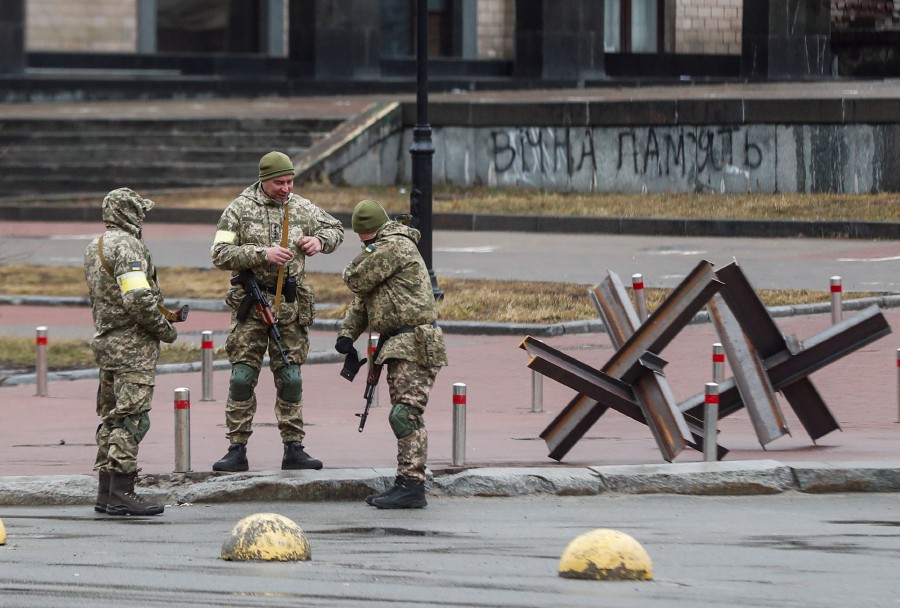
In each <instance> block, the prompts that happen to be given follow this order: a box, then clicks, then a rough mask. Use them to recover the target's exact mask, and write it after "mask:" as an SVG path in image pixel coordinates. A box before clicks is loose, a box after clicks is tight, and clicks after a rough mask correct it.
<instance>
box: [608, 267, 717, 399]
mask: <svg viewBox="0 0 900 608" xmlns="http://www.w3.org/2000/svg"><path fill="white" fill-rule="evenodd" d="M720 286H721V282H720V281H719V280H718V279H717V278H716V275H715V273H714V272H713V270H712V264H711V263H710V262H707V261H706V260H703V261H702V262H700V264H698V265H697V266H696V267H695V268H694V270H692V271H691V273H690V274H689V275H688V276H687V278H685V280H684V281H682V282H681V283H680V284H679V285H678V287H676V288H675V289H674V290H673V291H672V293H671V294H670V295H669V297H668V298H666V300H665V301H664V302H663V303H662V304H661V305H660V306H659V308H657V309H656V310H655V311H654V312H653V314H652V315H650V318H649V319H647V321H646V322H645V323H644V324H643V325H641V326H640V327H638V328H637V329H636V330H635V332H634V334H632V335H631V336H630V337H629V338H628V340H627V341H626V342H625V344H623V345H622V346H621V347H620V348H619V350H618V351H617V352H616V353H615V354H614V355H613V356H612V358H611V359H610V360H609V362H608V363H607V364H606V365H604V366H603V369H602V370H601V371H603V372H604V373H605V374H607V375H609V376H613V377H614V378H620V379H622V380H625V381H626V382H630V381H632V380H634V379H635V378H636V376H637V375H638V374H640V373H641V369H640V368H641V366H640V362H639V360H640V358H641V356H642V355H643V354H644V353H645V352H646V351H650V352H651V353H657V354H658V353H660V352H662V350H663V349H664V348H665V347H666V345H668V344H669V342H671V341H672V339H673V338H674V337H675V336H676V335H677V334H678V332H679V331H681V330H682V329H683V328H684V326H685V325H687V324H688V323H689V322H690V321H691V319H692V318H693V317H694V315H695V314H696V313H697V311H699V310H700V309H701V308H703V307H704V306H705V305H706V303H707V302H708V301H709V299H710V298H711V297H712V295H713V294H714V293H716V291H718V290H719V287H720Z"/></svg>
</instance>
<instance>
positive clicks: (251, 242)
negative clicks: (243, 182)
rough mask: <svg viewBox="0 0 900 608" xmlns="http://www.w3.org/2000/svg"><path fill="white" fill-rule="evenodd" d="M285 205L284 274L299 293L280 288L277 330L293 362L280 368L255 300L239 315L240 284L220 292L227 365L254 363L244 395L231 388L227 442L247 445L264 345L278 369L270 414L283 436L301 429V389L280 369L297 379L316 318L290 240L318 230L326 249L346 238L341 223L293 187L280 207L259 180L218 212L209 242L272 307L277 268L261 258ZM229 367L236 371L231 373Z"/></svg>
mask: <svg viewBox="0 0 900 608" xmlns="http://www.w3.org/2000/svg"><path fill="white" fill-rule="evenodd" d="M284 208H286V209H288V210H289V213H290V216H289V218H290V219H289V227H288V245H287V246H288V248H290V249H291V250H292V251H293V253H294V257H293V258H292V259H291V260H290V261H289V262H288V263H287V264H286V265H285V280H287V278H288V277H294V278H295V279H296V281H297V298H296V300H295V301H294V302H287V301H286V300H285V298H284V294H283V293H282V297H281V307H280V310H279V312H278V330H279V331H280V332H281V343H282V346H284V349H285V351H286V354H287V358H288V360H289V361H290V362H291V366H290V367H291V368H295V369H294V370H288V369H286V368H285V366H284V362H283V361H282V360H281V355H280V354H279V353H278V348H277V347H276V346H275V343H274V341H273V342H270V341H269V334H268V331H267V327H266V324H265V323H264V322H263V320H262V318H261V317H260V315H259V313H258V312H257V310H256V309H255V307H254V308H252V309H251V311H250V314H249V315H248V316H247V319H246V320H245V321H244V322H240V321H238V319H237V309H238V307H239V306H240V303H241V301H242V300H243V298H244V293H245V292H244V288H243V287H241V286H240V285H238V286H233V287H232V288H231V289H230V290H229V291H228V293H227V294H226V296H225V301H226V302H227V303H228V305H229V306H230V307H231V309H232V313H231V326H230V329H229V334H228V338H227V339H226V342H225V350H226V352H227V353H228V360H229V361H230V362H231V365H232V366H236V365H239V364H242V365H243V366H249V368H252V371H251V372H250V373H251V375H252V377H251V378H250V379H249V380H248V382H249V384H250V386H249V391H248V394H239V395H233V394H232V391H231V390H229V395H228V401H227V402H226V406H225V412H226V413H225V422H226V425H227V427H228V432H227V433H226V437H228V440H229V442H230V443H231V444H241V445H246V444H247V441H248V439H249V438H250V435H251V434H252V433H253V431H252V424H253V416H254V415H255V414H256V394H255V388H256V383H257V380H258V378H259V371H260V368H261V366H262V361H263V357H264V355H265V354H266V351H267V349H268V354H269V367H270V368H271V370H272V373H273V374H274V376H275V387H276V390H277V396H276V400H275V417H276V419H277V421H278V429H279V431H280V432H281V438H282V441H283V442H284V443H288V442H300V443H302V442H303V438H304V436H305V432H304V430H303V398H302V391H301V390H296V391H295V390H288V391H285V390H283V389H284V386H285V382H286V379H287V381H288V382H290V378H288V376H286V375H285V374H289V373H294V374H296V375H297V377H296V378H294V379H293V381H294V383H295V384H296V385H298V386H299V373H300V368H299V366H300V365H302V364H303V363H304V362H305V361H306V356H307V354H308V353H309V333H308V330H307V327H308V326H309V325H311V324H312V322H313V315H314V305H315V301H314V295H313V291H312V288H311V287H310V286H308V285H305V284H304V278H305V270H304V267H305V262H306V256H305V255H303V252H302V251H300V250H299V249H298V248H297V247H296V245H295V244H296V242H297V241H298V240H299V239H300V238H301V237H303V236H315V237H317V238H318V239H319V240H320V241H321V242H322V252H323V253H331V252H332V251H334V250H335V249H336V248H337V247H338V245H340V244H341V243H342V242H343V240H344V228H343V226H342V225H341V223H340V222H339V221H338V220H336V219H335V218H334V217H332V216H331V215H329V214H328V213H326V212H325V211H323V210H322V209H320V208H318V207H316V206H315V205H314V204H313V203H311V202H310V201H309V200H307V199H305V198H303V197H301V196H298V195H297V194H293V193H292V194H291V195H290V196H289V197H288V199H287V200H286V201H285V202H284V207H283V205H282V203H280V202H278V201H276V200H274V199H272V198H269V197H268V196H267V195H266V194H265V192H264V191H263V189H262V186H261V184H260V182H256V183H254V184H253V185H252V186H250V187H248V188H247V189H245V190H244V191H243V192H242V193H241V194H240V196H238V197H237V198H236V199H234V201H232V202H231V204H230V205H228V207H227V208H226V209H225V211H224V212H223V213H222V216H221V218H220V219H219V223H218V225H217V228H216V237H215V242H214V243H213V246H212V261H213V264H215V266H216V268H221V269H223V270H232V271H235V273H234V274H237V271H240V270H244V269H250V270H252V271H253V273H254V274H255V275H256V280H257V282H258V283H259V286H260V289H261V290H262V291H263V293H264V294H265V296H266V297H267V299H268V300H269V304H270V305H271V306H272V307H273V310H274V306H275V302H274V299H275V298H274V293H275V290H276V286H277V283H278V268H279V267H278V266H277V265H275V264H271V263H269V262H268V261H267V260H266V252H265V248H267V247H272V246H276V245H280V244H281V229H282V223H283V218H284V215H283V209H284ZM238 369H241V368H238ZM243 369H247V368H246V367H245V368H243ZM234 373H235V372H234V371H233V372H232V379H234ZM232 386H234V385H233V384H232Z"/></svg>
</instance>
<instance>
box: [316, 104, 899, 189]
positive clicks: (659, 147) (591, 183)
mask: <svg viewBox="0 0 900 608" xmlns="http://www.w3.org/2000/svg"><path fill="white" fill-rule="evenodd" d="M645 105H646V107H645V108H643V110H642V109H641V108H635V107H633V106H634V104H632V103H624V102H623V103H621V104H616V103H611V104H606V105H602V106H600V105H598V106H596V107H593V106H591V107H590V110H589V113H590V115H591V116H596V118H590V117H587V116H585V109H586V108H584V107H582V106H579V105H578V104H570V105H569V106H566V105H565V104H562V105H558V104H557V105H554V104H543V105H541V106H540V107H538V106H533V107H530V108H529V107H527V106H525V105H520V106H509V105H504V104H501V105H498V106H496V107H493V106H492V107H483V106H477V105H476V106H473V107H472V108H470V110H471V111H472V116H470V117H469V119H465V120H459V117H460V116H463V115H465V112H461V111H460V109H459V108H441V107H440V106H437V107H435V108H433V112H432V115H433V116H434V118H433V120H434V123H433V124H437V125H441V126H438V127H435V128H434V132H433V142H434V149H435V154H434V160H433V176H434V182H435V183H436V184H453V185H458V186H472V185H484V186H489V187H497V188H528V189H542V190H548V191H560V192H571V191H577V192H607V193H640V192H655V193H664V192H720V193H724V192H731V193H741V192H765V193H774V192H837V193H870V192H895V191H898V190H900V121H897V120H895V119H896V115H895V114H894V111H895V107H894V106H895V104H893V103H888V102H884V103H881V102H877V103H876V102H873V103H872V104H861V105H860V106H859V108H858V111H857V112H855V113H852V114H853V115H852V116H849V115H842V114H840V113H838V112H835V111H833V110H835V108H833V107H831V104H829V103H824V102H819V103H811V104H805V103H801V102H800V101H798V102H797V103H793V104H792V103H791V102H790V101H787V100H778V101H769V100H764V101H762V102H760V103H759V104H756V102H746V103H744V104H740V103H738V102H733V103H724V102H723V103H721V104H712V105H710V106H708V107H707V106H703V105H702V104H701V106H698V107H693V106H691V107H693V108H694V110H695V111H694V114H695V120H690V119H688V120H684V119H682V120H679V119H678V118H676V117H677V116H679V115H690V114H691V111H690V109H689V108H688V105H690V104H686V105H685V106H684V108H682V109H681V111H680V112H679V111H678V109H676V108H675V107H674V106H671V104H670V105H667V104H665V103H662V102H660V103H656V104H655V103H652V102H648V103H647V104H645ZM833 105H834V106H835V107H840V104H839V103H838V102H835V104H833ZM670 106H671V107H670ZM739 106H742V107H739ZM811 108H814V111H813V110H812V109H811ZM444 110H446V111H444ZM711 116H716V117H725V116H746V117H750V116H755V117H758V118H759V119H760V120H759V122H755V121H754V122H750V121H745V120H735V121H731V122H728V121H724V122H720V121H715V122H713V121H709V120H708V118H709V117H711ZM889 116H893V117H894V119H887V120H885V118H887V117H889ZM453 117H456V120H453ZM491 117H493V119H494V120H495V121H496V122H497V125H496V126H489V125H490V124H491V123H490V122H489V121H490V120H491ZM504 117H506V118H507V120H504ZM650 117H654V118H655V119H656V120H652V119H651V120H650V121H648V120H647V119H648V118H650ZM778 117H781V121H779V120H778ZM804 117H805V119H804ZM866 117H868V119H867V118H866ZM508 119H512V120H513V121H515V122H513V123H512V124H510V121H509V120H508ZM785 119H787V120H788V122H785ZM816 120H819V121H821V122H815V121H816ZM807 121H808V122H807ZM516 123H518V124H516ZM598 123H600V124H598ZM579 124H580V125H582V126H575V125H579ZM411 144H412V129H411V128H410V127H409V126H407V127H406V128H405V129H404V130H402V131H395V132H393V133H391V134H390V135H388V136H386V137H380V138H378V139H377V140H373V141H372V142H370V147H369V149H368V150H366V151H362V150H359V149H357V150H355V151H354V152H353V153H352V154H346V155H336V156H334V157H332V158H329V160H328V161H327V162H326V163H325V167H326V169H325V172H326V173H327V174H328V176H329V178H330V179H331V180H332V181H333V182H335V183H340V182H346V183H349V184H353V185H369V184H372V185H374V184H378V185H399V184H404V183H409V182H410V181H411V179H412V176H411V168H410V164H409V163H410V160H409V154H408V150H409V148H410V146H411ZM341 156H342V157H341Z"/></svg>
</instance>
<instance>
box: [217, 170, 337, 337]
mask: <svg viewBox="0 0 900 608" xmlns="http://www.w3.org/2000/svg"><path fill="white" fill-rule="evenodd" d="M285 207H286V208H287V209H288V210H289V213H290V216H289V223H288V241H287V242H288V244H287V247H288V249H290V250H291V251H293V253H294V257H293V259H291V260H290V261H289V262H288V263H287V265H286V268H285V278H287V277H289V276H291V277H295V278H296V280H297V285H298V286H300V285H302V284H303V280H304V278H305V266H306V256H305V255H303V253H302V252H301V251H300V250H299V249H298V248H297V245H296V243H297V241H298V240H300V238H301V237H303V236H314V237H317V238H318V239H319V240H320V241H322V253H331V252H332V251H334V250H335V249H337V247H338V245H340V244H341V243H342V242H343V240H344V227H343V226H342V225H341V223H340V222H339V221H338V220H336V219H335V218H334V217H332V216H331V215H329V214H328V213H326V212H325V211H323V210H322V209H320V208H318V207H316V206H315V205H314V204H313V203H312V202H310V201H309V200H307V199H305V198H303V197H301V196H298V195H297V194H291V195H290V197H288V200H287V201H285V203H284V204H282V203H279V202H278V201H276V200H273V199H271V198H269V197H268V196H267V195H266V194H265V192H263V189H262V186H261V185H260V183H259V182H256V183H255V184H253V185H252V186H250V187H248V188H247V189H245V190H244V191H243V192H242V193H241V194H240V195H239V196H238V197H237V198H236V199H234V200H233V201H232V202H231V204H230V205H228V207H227V208H226V209H225V211H224V212H222V216H221V217H220V218H219V223H218V224H217V225H216V237H215V240H214V242H213V245H212V250H211V254H212V262H213V264H214V265H215V266H216V268H220V269H222V270H232V271H235V272H234V274H237V272H236V271H239V270H244V269H248V268H249V269H250V270H252V271H253V274H255V275H256V280H257V281H258V282H259V284H260V287H262V288H263V289H264V290H265V288H266V287H272V288H274V287H275V286H276V284H277V282H278V268H279V267H278V266H276V265H275V264H272V263H270V262H269V261H268V260H266V252H265V249H266V248H267V247H273V246H275V245H281V227H282V223H283V221H284V215H283V209H284V208H285ZM307 291H308V297H309V298H310V300H311V298H312V292H311V290H307ZM243 296H244V289H243V287H240V286H236V287H232V288H231V290H229V292H228V295H227V296H226V300H227V301H228V302H229V303H231V304H232V305H234V303H236V302H240V300H241V299H242V298H243ZM309 304H310V306H311V305H312V302H311V301H310V303H309ZM310 322H311V320H310Z"/></svg>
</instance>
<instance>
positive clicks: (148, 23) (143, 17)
mask: <svg viewBox="0 0 900 608" xmlns="http://www.w3.org/2000/svg"><path fill="white" fill-rule="evenodd" d="M137 21H138V22H137V52H138V53H141V54H150V53H155V52H156V0H138V5H137Z"/></svg>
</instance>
